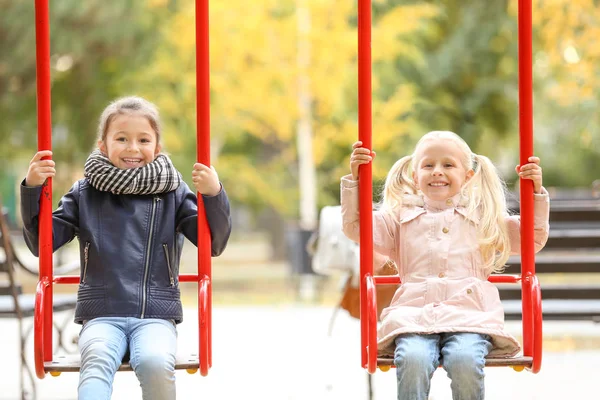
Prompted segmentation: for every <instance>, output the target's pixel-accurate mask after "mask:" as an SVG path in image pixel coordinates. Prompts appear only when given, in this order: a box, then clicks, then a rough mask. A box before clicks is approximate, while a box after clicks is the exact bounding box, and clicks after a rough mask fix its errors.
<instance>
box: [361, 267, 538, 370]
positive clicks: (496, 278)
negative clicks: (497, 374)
mask: <svg viewBox="0 0 600 400" xmlns="http://www.w3.org/2000/svg"><path fill="white" fill-rule="evenodd" d="M488 280H489V281H490V282H493V283H518V284H521V290H522V299H523V304H522V310H523V311H525V313H524V314H525V315H526V317H525V318H524V320H523V323H524V329H523V333H524V342H525V343H524V344H525V346H524V347H525V348H530V349H531V352H532V355H531V356H530V355H520V356H517V357H508V358H499V357H488V358H486V359H485V366H486V367H512V368H513V369H514V370H515V371H523V370H524V369H527V370H530V371H532V372H533V373H537V372H539V370H540V367H541V361H542V304H541V303H542V296H541V288H540V284H539V281H538V278H537V276H535V275H531V276H526V277H522V276H521V275H508V274H498V275H492V276H490V277H489V278H488ZM364 283H365V286H366V293H365V298H364V301H365V303H366V304H365V305H366V307H365V309H364V311H365V312H366V317H365V318H364V321H365V322H366V324H365V325H362V327H364V329H362V327H361V341H363V345H364V346H363V348H362V350H363V354H364V362H363V368H366V369H367V370H368V371H369V373H374V372H375V370H376V369H377V368H379V369H380V370H382V371H387V370H389V369H390V368H392V367H394V359H393V357H378V355H377V293H376V291H375V285H377V284H380V285H381V284H383V285H386V284H387V285H399V284H401V282H400V277H399V276H398V275H388V276H371V275H369V274H366V275H365V280H364ZM361 301H363V300H361ZM527 311H529V312H527ZM362 320H363V317H362V316H361V322H362ZM525 325H527V328H526V327H525ZM371 349H373V352H371Z"/></svg>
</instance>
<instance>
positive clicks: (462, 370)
mask: <svg viewBox="0 0 600 400" xmlns="http://www.w3.org/2000/svg"><path fill="white" fill-rule="evenodd" d="M442 365H443V367H444V369H445V370H446V371H447V372H448V374H449V375H451V376H454V377H458V376H460V375H463V374H466V375H471V376H472V375H475V376H483V368H484V367H485V357H484V356H483V354H480V352H472V351H461V352H453V353H450V354H445V355H444V356H443V358H442Z"/></svg>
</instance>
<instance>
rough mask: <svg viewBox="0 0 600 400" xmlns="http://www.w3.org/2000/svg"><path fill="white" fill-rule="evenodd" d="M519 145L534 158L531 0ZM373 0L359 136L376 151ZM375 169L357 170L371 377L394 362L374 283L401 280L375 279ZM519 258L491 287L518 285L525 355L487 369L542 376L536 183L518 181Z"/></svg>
mask: <svg viewBox="0 0 600 400" xmlns="http://www.w3.org/2000/svg"><path fill="white" fill-rule="evenodd" d="M518 10H519V11H518V21H519V22H518V23H519V39H518V40H519V106H520V110H519V143H520V154H519V156H520V164H521V165H524V164H526V163H527V162H528V158H529V157H530V156H531V155H533V116H532V111H533V96H532V92H533V88H532V31H531V29H532V28H531V18H532V14H531V12H532V6H531V0H519V8H518ZM371 105H372V100H371V0H359V2H358V108H359V113H358V125H359V126H358V132H359V140H360V141H362V143H363V147H366V148H368V149H371V148H372V141H371V136H372V135H371V117H372V115H371ZM372 184H373V181H372V165H371V164H370V163H369V164H364V165H361V166H360V168H359V214H360V325H361V366H362V367H363V368H366V369H367V371H368V372H369V373H371V374H372V373H374V372H375V371H376V368H377V367H379V369H381V370H383V371H385V370H389V369H390V368H391V367H392V366H393V365H394V361H393V359H392V358H378V357H377V316H378V314H377V301H376V291H375V285H377V284H380V285H390V284H391V285H399V284H400V283H401V282H400V277H399V276H398V275H395V276H373V214H372V194H373V193H372ZM520 185H521V190H520V201H521V249H522V252H521V260H522V270H521V274H520V275H518V274H516V275H507V274H501V275H492V276H490V277H489V281H490V282H493V283H520V284H521V298H522V318H523V355H522V356H519V357H513V358H487V359H486V366H488V367H500V366H509V367H512V368H513V369H515V370H516V371H522V370H523V369H528V370H530V371H531V372H533V373H538V372H539V371H540V368H541V363H542V304H541V288H540V284H539V281H538V278H537V276H536V275H535V261H534V260H535V252H534V245H533V243H534V237H533V232H534V231H533V201H534V198H533V183H532V181H526V180H523V179H521V180H520Z"/></svg>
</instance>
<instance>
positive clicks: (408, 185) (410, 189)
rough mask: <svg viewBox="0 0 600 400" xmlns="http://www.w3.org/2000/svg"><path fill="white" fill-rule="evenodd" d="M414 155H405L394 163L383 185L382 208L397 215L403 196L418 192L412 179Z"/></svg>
mask: <svg viewBox="0 0 600 400" xmlns="http://www.w3.org/2000/svg"><path fill="white" fill-rule="evenodd" d="M412 161H413V156H412V155H410V156H405V157H402V158H401V159H399V160H398V161H396V162H395V163H394V165H393V166H392V168H391V169H390V171H389V172H388V174H387V177H386V179H385V185H384V187H383V198H382V202H381V207H380V209H381V210H382V211H385V212H388V213H390V215H392V216H395V215H396V214H398V212H397V211H398V210H399V208H400V207H402V196H403V195H405V194H416V193H417V187H416V185H415V183H414V181H413V179H412V175H411V165H412Z"/></svg>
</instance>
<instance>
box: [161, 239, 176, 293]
mask: <svg viewBox="0 0 600 400" xmlns="http://www.w3.org/2000/svg"><path fill="white" fill-rule="evenodd" d="M163 249H165V258H166V259H167V269H168V270H169V282H171V286H175V279H174V278H173V270H172V269H171V260H169V247H168V246H167V244H166V243H163Z"/></svg>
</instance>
